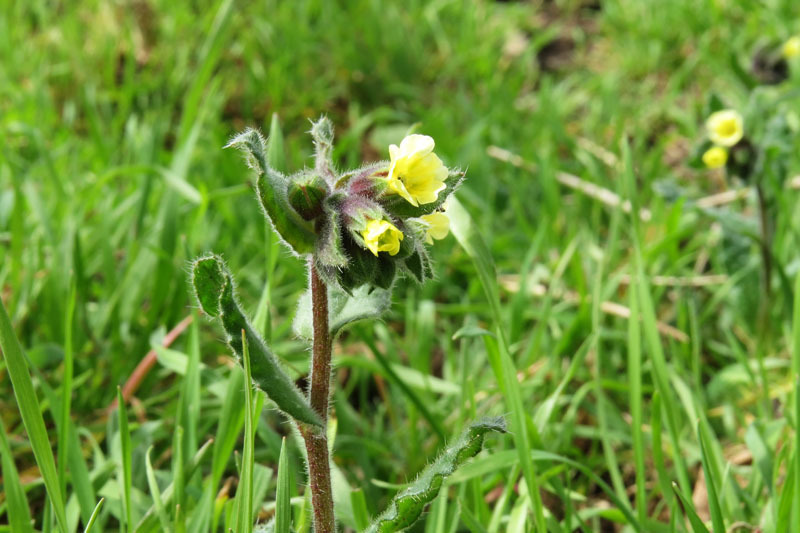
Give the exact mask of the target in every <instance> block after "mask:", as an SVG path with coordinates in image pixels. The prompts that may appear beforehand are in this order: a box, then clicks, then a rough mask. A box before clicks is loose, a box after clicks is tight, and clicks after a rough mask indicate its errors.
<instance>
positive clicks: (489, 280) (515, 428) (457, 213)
mask: <svg viewBox="0 0 800 533" xmlns="http://www.w3.org/2000/svg"><path fill="white" fill-rule="evenodd" d="M448 214H449V216H450V219H451V228H452V231H453V235H455V237H456V239H457V240H458V242H459V244H461V247H462V248H464V250H465V251H466V252H467V254H468V255H469V256H470V258H471V259H472V261H473V263H474V264H475V269H476V270H477V271H478V277H479V278H480V280H481V284H482V285H483V290H484V292H485V293H486V298H487V299H488V300H489V307H490V308H491V310H492V317H493V318H494V322H495V324H496V326H497V328H498V330H499V331H500V339H501V342H500V344H499V345H498V343H497V342H496V341H495V340H494V339H492V338H491V337H484V342H485V344H486V347H487V350H488V352H489V354H490V359H493V360H494V363H493V364H492V369H494V370H495V372H496V375H495V378H496V379H497V381H498V383H499V384H500V388H501V390H502V391H503V395H504V397H505V402H506V405H507V407H508V409H509V410H510V416H509V418H510V426H511V427H510V430H511V433H512V434H513V438H514V444H515V446H516V448H517V452H518V453H519V460H520V465H521V466H522V473H523V476H524V477H525V482H526V483H527V485H528V491H529V492H528V494H529V495H531V500H532V503H533V509H534V516H535V518H536V522H535V523H536V530H537V531H539V533H545V532H546V531H547V526H546V525H545V520H544V507H543V505H542V498H541V495H540V494H539V484H538V482H537V479H536V470H535V467H534V465H533V461H532V460H531V458H530V454H529V450H530V449H531V445H530V437H529V435H528V425H527V423H530V424H533V422H532V421H531V420H530V418H529V417H528V416H527V414H526V412H525V409H524V405H523V403H522V393H521V391H520V388H519V382H518V381H517V370H516V368H515V366H514V362H513V361H512V359H511V355H510V354H509V353H508V344H507V341H506V339H505V334H504V332H503V329H502V324H503V321H502V314H501V312H500V297H499V296H498V293H497V282H496V278H497V274H496V272H495V266H494V260H493V259H492V254H491V252H490V251H489V248H488V246H487V245H486V242H485V241H484V240H483V237H482V236H481V235H480V233H478V231H477V229H476V228H475V225H474V223H473V222H472V218H471V217H470V215H469V213H468V212H467V210H466V209H464V207H463V206H462V205H461V203H459V201H458V200H457V199H456V198H452V197H451V198H450V206H449V207H448ZM497 369H499V370H500V373H499V374H497ZM534 429H535V426H534Z"/></svg>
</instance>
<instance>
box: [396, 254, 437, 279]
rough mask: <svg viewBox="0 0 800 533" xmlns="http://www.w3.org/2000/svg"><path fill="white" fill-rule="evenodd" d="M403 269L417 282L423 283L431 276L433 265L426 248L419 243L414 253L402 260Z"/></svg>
mask: <svg viewBox="0 0 800 533" xmlns="http://www.w3.org/2000/svg"><path fill="white" fill-rule="evenodd" d="M403 267H404V270H405V271H406V272H407V273H409V274H410V275H411V277H412V278H414V281H416V282H417V283H425V282H426V281H427V280H429V279H431V278H432V277H433V266H432V264H431V258H430V256H429V255H428V250H427V249H426V248H425V246H422V245H419V246H417V249H416V250H414V253H412V254H411V255H409V256H408V257H406V259H405V261H403Z"/></svg>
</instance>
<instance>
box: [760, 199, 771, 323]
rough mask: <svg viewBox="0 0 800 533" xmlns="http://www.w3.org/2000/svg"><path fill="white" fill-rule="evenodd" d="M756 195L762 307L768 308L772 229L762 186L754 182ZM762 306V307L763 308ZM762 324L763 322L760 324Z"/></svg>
mask: <svg viewBox="0 0 800 533" xmlns="http://www.w3.org/2000/svg"><path fill="white" fill-rule="evenodd" d="M756 193H757V195H758V212H759V213H758V214H759V218H760V222H761V267H762V268H763V279H762V282H763V290H764V293H763V295H762V298H763V307H765V308H766V309H769V299H770V296H771V293H772V279H771V278H772V251H771V248H772V231H771V228H770V223H769V222H770V221H769V205H767V197H766V195H765V193H764V188H763V187H762V186H761V184H760V183H758V184H756ZM763 307H762V308H763ZM762 325H763V324H762Z"/></svg>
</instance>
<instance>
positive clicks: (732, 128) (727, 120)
mask: <svg viewBox="0 0 800 533" xmlns="http://www.w3.org/2000/svg"><path fill="white" fill-rule="evenodd" d="M706 130H708V138H709V139H711V142H713V143H714V144H716V145H718V146H725V147H730V146H733V145H734V144H736V143H738V142H739V140H740V139H741V138H742V136H743V135H744V121H743V120H742V115H740V114H739V112H738V111H736V110H733V109H723V110H722V111H717V112H716V113H712V114H711V116H710V117H708V120H706Z"/></svg>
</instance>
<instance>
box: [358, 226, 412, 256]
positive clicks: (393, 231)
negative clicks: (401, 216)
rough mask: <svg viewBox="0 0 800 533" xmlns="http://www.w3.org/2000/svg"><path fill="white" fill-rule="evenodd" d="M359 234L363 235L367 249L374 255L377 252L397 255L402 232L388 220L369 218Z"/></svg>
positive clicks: (376, 254)
mask: <svg viewBox="0 0 800 533" xmlns="http://www.w3.org/2000/svg"><path fill="white" fill-rule="evenodd" d="M361 236H362V237H364V244H366V246H367V249H368V250H369V251H370V252H372V253H373V254H375V256H376V257H377V256H378V252H389V255H397V252H399V251H400V241H402V240H403V232H402V231H400V230H399V229H397V228H396V227H395V226H394V225H393V224H392V223H391V222H389V221H388V220H369V221H368V222H367V227H366V228H364V229H363V230H362V231H361Z"/></svg>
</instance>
